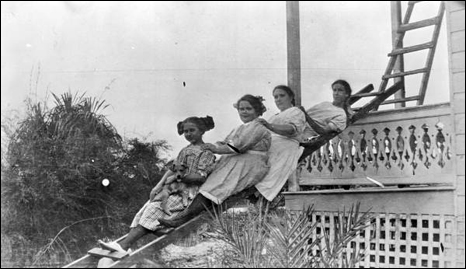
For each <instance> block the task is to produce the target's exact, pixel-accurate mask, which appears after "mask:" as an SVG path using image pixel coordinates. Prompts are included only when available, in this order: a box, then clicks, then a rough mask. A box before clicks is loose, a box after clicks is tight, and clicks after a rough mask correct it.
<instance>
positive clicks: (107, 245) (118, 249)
mask: <svg viewBox="0 0 466 269" xmlns="http://www.w3.org/2000/svg"><path fill="white" fill-rule="evenodd" d="M98 243H99V245H100V247H101V248H102V249H106V250H110V251H112V252H113V251H116V252H120V253H123V254H128V253H129V249H128V251H126V250H124V249H123V248H122V247H121V245H120V244H118V243H117V242H115V241H113V242H107V243H106V242H104V241H102V240H99V241H98Z"/></svg>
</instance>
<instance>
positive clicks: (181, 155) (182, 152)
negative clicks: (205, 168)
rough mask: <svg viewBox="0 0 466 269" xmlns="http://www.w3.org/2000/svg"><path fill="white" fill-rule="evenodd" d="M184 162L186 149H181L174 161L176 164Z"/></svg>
mask: <svg viewBox="0 0 466 269" xmlns="http://www.w3.org/2000/svg"><path fill="white" fill-rule="evenodd" d="M185 160H186V147H184V148H182V149H181V150H180V153H178V156H177V157H176V161H177V162H178V163H185Z"/></svg>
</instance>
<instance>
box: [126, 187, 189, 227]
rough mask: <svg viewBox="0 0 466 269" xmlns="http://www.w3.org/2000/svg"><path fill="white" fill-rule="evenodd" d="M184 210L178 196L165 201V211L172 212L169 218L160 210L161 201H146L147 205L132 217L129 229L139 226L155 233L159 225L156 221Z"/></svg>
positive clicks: (171, 196) (181, 200)
mask: <svg viewBox="0 0 466 269" xmlns="http://www.w3.org/2000/svg"><path fill="white" fill-rule="evenodd" d="M189 202H191V201H189ZM188 206H189V205H188ZM185 208H186V207H184V206H183V198H181V196H180V195H178V194H172V195H170V196H169V197H168V200H167V209H168V210H170V212H172V215H171V216H169V215H168V214H166V213H165V212H164V211H163V210H162V207H161V201H155V202H151V201H147V203H145V204H144V205H143V206H142V208H141V209H140V210H139V212H138V213H136V216H134V219H133V222H132V223H131V225H130V227H131V228H134V227H136V226H138V225H141V226H142V227H144V228H146V229H148V230H151V231H155V229H156V228H157V227H158V226H159V224H160V223H159V221H158V219H160V218H169V217H174V216H176V215H177V214H178V213H180V212H181V211H182V210H184V209H185Z"/></svg>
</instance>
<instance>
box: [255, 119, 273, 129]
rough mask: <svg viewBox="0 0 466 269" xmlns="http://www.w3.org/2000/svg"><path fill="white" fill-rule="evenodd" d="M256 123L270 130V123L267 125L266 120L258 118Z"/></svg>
mask: <svg viewBox="0 0 466 269" xmlns="http://www.w3.org/2000/svg"><path fill="white" fill-rule="evenodd" d="M257 122H258V123H260V124H262V125H263V126H264V127H265V128H267V129H269V130H270V123H268V122H267V121H266V120H264V119H262V118H258V119H257Z"/></svg>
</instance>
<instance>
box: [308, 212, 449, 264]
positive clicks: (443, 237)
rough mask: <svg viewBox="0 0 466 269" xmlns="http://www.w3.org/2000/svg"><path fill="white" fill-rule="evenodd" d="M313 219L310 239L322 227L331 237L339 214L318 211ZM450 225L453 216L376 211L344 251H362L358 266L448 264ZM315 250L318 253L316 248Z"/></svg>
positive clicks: (321, 231)
mask: <svg viewBox="0 0 466 269" xmlns="http://www.w3.org/2000/svg"><path fill="white" fill-rule="evenodd" d="M312 221H318V222H320V227H319V228H318V229H317V231H316V234H314V235H313V238H312V240H316V239H317V238H318V237H321V236H323V232H324V231H325V232H328V233H330V238H332V237H333V232H334V228H333V227H334V226H335V223H337V222H338V215H337V213H335V212H318V213H314V214H313V216H312ZM453 226H454V217H453V216H444V215H416V214H409V215H407V214H377V217H376V219H375V223H374V224H373V225H371V226H370V227H368V228H366V230H365V231H363V232H361V233H360V234H359V236H358V237H357V238H355V239H354V240H352V241H351V242H350V243H349V244H348V246H347V248H346V251H347V253H352V252H354V251H356V253H359V255H363V253H365V256H361V257H362V260H361V261H360V262H359V264H358V266H359V267H360V268H387V267H392V268H407V267H413V268H418V267H428V268H444V267H451V266H452V265H454V263H453V257H452V256H453V248H454V244H453V237H454V233H455V232H454V231H455V229H454V227H453ZM314 253H318V250H317V248H316V249H314Z"/></svg>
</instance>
